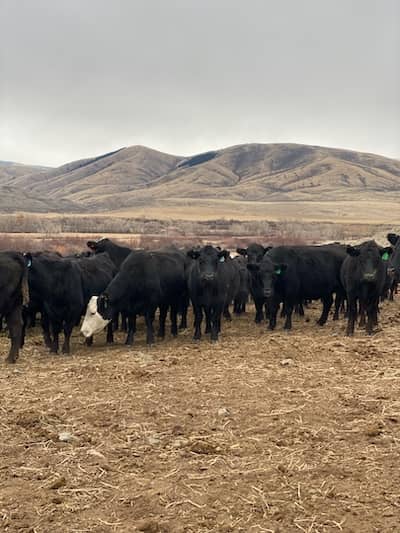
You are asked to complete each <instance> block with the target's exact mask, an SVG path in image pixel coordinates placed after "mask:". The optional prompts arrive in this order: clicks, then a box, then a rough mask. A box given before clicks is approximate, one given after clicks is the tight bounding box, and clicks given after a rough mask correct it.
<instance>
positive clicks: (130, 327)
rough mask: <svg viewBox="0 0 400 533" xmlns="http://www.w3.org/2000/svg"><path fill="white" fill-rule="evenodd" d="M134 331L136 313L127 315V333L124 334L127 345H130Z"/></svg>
mask: <svg viewBox="0 0 400 533" xmlns="http://www.w3.org/2000/svg"><path fill="white" fill-rule="evenodd" d="M135 332H136V315H134V316H131V315H129V316H128V334H127V336H126V341H125V344H126V345H128V346H132V344H133V338H134V335H135Z"/></svg>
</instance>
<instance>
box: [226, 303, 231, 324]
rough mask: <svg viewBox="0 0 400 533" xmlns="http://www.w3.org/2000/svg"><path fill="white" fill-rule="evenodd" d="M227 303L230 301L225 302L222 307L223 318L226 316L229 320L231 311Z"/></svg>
mask: <svg viewBox="0 0 400 533" xmlns="http://www.w3.org/2000/svg"><path fill="white" fill-rule="evenodd" d="M229 305H230V303H227V304H226V305H225V307H224V318H226V320H229V321H231V320H232V316H231V312H230V311H229Z"/></svg>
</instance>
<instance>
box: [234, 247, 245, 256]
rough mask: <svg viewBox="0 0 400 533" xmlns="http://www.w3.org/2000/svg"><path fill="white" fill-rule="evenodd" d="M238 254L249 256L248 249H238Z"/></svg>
mask: <svg viewBox="0 0 400 533" xmlns="http://www.w3.org/2000/svg"><path fill="white" fill-rule="evenodd" d="M236 253H238V254H239V255H247V248H236Z"/></svg>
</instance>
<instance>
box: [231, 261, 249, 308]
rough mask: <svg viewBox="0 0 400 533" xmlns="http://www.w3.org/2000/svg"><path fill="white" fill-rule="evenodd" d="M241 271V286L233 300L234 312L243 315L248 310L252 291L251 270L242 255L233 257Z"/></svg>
mask: <svg viewBox="0 0 400 533" xmlns="http://www.w3.org/2000/svg"><path fill="white" fill-rule="evenodd" d="M233 261H234V264H235V265H236V268H237V270H238V272H239V287H238V290H237V292H236V294H235V297H234V300H233V312H234V313H235V315H241V314H242V313H245V312H246V304H247V302H248V299H249V292H250V271H249V270H248V268H247V260H246V258H245V257H243V256H242V255H238V256H236V257H234V258H233Z"/></svg>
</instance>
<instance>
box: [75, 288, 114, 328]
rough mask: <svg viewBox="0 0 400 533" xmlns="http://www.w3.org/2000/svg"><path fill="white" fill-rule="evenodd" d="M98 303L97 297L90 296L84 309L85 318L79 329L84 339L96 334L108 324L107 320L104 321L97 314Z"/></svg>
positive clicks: (108, 320)
mask: <svg viewBox="0 0 400 533" xmlns="http://www.w3.org/2000/svg"><path fill="white" fill-rule="evenodd" d="M98 302H99V297H98V296H92V297H91V298H90V300H89V303H88V306H87V308H86V314H85V318H84V319H83V323H82V327H81V333H82V334H83V335H84V336H85V337H91V336H92V335H94V334H95V333H98V332H99V331H101V330H102V329H104V328H105V327H106V326H107V324H108V323H109V322H110V319H109V318H107V319H106V318H104V317H103V316H102V315H101V314H100V313H99V309H98Z"/></svg>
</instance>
